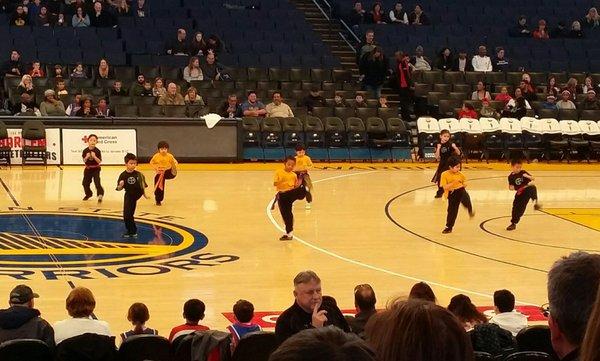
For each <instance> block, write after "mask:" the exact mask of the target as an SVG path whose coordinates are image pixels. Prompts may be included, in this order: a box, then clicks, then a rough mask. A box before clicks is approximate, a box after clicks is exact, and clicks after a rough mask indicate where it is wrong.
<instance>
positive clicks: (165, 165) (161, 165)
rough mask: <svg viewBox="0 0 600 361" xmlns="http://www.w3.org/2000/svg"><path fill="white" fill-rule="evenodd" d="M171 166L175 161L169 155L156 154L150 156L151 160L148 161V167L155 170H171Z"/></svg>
mask: <svg viewBox="0 0 600 361" xmlns="http://www.w3.org/2000/svg"><path fill="white" fill-rule="evenodd" d="M173 164H177V159H175V157H173V154H171V153H167V154H164V155H163V154H161V153H160V152H158V153H156V154H154V155H153V156H152V159H150V165H151V166H152V167H153V168H154V169H156V170H159V169H160V170H167V169H171V168H172V167H173Z"/></svg>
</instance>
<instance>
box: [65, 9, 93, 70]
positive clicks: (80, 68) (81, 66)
mask: <svg viewBox="0 0 600 361" xmlns="http://www.w3.org/2000/svg"><path fill="white" fill-rule="evenodd" d="M96 4H97V3H96ZM71 78H72V79H86V78H87V74H86V73H85V69H83V64H81V63H76V64H75V68H73V71H72V72H71Z"/></svg>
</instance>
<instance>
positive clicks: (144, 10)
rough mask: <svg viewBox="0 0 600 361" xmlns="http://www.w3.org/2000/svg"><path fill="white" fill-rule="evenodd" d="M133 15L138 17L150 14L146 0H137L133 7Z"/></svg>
mask: <svg viewBox="0 0 600 361" xmlns="http://www.w3.org/2000/svg"><path fill="white" fill-rule="evenodd" d="M133 15H134V16H135V17H136V18H145V17H147V16H149V15H150V14H149V13H148V7H147V6H146V0H137V2H135V5H134V7H133Z"/></svg>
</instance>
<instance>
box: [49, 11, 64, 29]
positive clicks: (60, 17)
mask: <svg viewBox="0 0 600 361" xmlns="http://www.w3.org/2000/svg"><path fill="white" fill-rule="evenodd" d="M56 18H57V20H56V21H53V23H52V24H53V25H54V27H55V28H58V27H61V26H67V23H66V22H65V14H62V13H61V14H58V15H57V17H56Z"/></svg>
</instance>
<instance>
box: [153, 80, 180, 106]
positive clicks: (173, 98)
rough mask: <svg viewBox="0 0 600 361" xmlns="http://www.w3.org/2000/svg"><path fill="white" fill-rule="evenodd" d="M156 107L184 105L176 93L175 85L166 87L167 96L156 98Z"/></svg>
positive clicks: (170, 84) (171, 84)
mask: <svg viewBox="0 0 600 361" xmlns="http://www.w3.org/2000/svg"><path fill="white" fill-rule="evenodd" d="M158 105H185V99H183V96H182V95H181V94H179V92H178V91H177V84H175V83H169V85H167V95H165V96H162V97H160V98H158Z"/></svg>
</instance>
